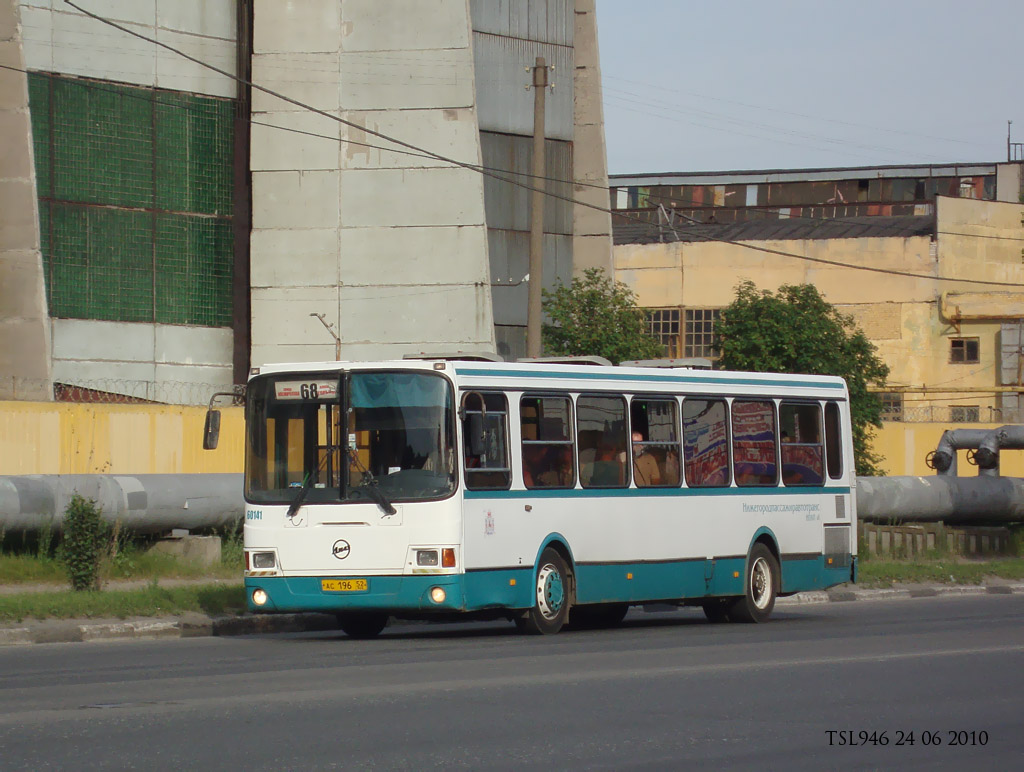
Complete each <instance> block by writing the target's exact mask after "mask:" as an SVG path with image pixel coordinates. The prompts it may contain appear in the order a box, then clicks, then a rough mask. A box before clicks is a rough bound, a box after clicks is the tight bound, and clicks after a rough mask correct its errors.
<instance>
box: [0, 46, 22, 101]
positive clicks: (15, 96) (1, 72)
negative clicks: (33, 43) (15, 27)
mask: <svg viewBox="0 0 1024 772" xmlns="http://www.w3.org/2000/svg"><path fill="white" fill-rule="evenodd" d="M25 45H26V47H27V42H26V43H25ZM0 64H3V65H6V66H8V67H16V68H18V69H19V70H20V69H22V68H24V67H25V66H26V65H25V63H24V59H23V58H22V46H20V45H18V42H17V41H15V40H0ZM27 104H28V81H27V79H26V77H25V74H24V73H22V72H15V71H13V70H5V69H0V105H4V106H7V107H24V106H26V105H27Z"/></svg>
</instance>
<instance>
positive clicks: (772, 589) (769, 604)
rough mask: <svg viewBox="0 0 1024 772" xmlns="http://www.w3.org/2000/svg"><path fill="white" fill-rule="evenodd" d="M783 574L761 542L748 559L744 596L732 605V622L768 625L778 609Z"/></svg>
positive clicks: (777, 563) (730, 610)
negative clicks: (774, 610)
mask: <svg viewBox="0 0 1024 772" xmlns="http://www.w3.org/2000/svg"><path fill="white" fill-rule="evenodd" d="M780 580H781V573H780V571H779V561H777V560H776V559H775V556H774V555H773V554H772V553H771V551H770V550H769V549H768V548H767V547H766V546H765V545H764V544H762V543H760V542H758V543H757V544H755V545H754V548H753V549H752V550H750V557H749V558H748V559H747V575H746V579H745V580H744V583H743V584H744V593H743V595H742V596H741V597H739V598H736V599H735V600H734V601H733V602H732V604H731V605H730V606H729V619H730V621H733V622H766V621H768V617H769V616H771V613H772V609H773V608H775V598H776V597H777V596H778V594H779V587H780Z"/></svg>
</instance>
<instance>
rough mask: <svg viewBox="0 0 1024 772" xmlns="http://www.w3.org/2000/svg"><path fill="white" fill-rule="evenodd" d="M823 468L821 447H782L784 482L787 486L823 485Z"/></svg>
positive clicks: (791, 445)
mask: <svg viewBox="0 0 1024 772" xmlns="http://www.w3.org/2000/svg"><path fill="white" fill-rule="evenodd" d="M822 466H823V465H822V461H821V445H810V444H808V445H793V444H784V445H783V446H782V481H783V482H784V483H786V485H821V484H822V482H824V475H823V471H822Z"/></svg>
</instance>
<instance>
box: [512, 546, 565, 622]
mask: <svg viewBox="0 0 1024 772" xmlns="http://www.w3.org/2000/svg"><path fill="white" fill-rule="evenodd" d="M534 598H535V600H534V604H533V608H531V609H529V610H528V611H526V612H524V613H523V614H522V615H521V616H519V617H516V627H518V628H519V631H520V632H522V633H528V634H530V635H554V634H555V633H557V632H558V631H559V630H561V629H562V627H563V626H564V625H565V623H566V622H567V621H568V620H569V609H570V608H571V607H572V584H571V574H570V573H569V569H568V567H567V566H566V565H565V561H564V560H563V559H562V556H561V555H559V554H558V553H557V552H556V551H555V550H553V549H551V548H550V547H548V548H547V549H545V550H544V551H543V552H542V553H541V555H540V562H539V563H538V564H537V573H536V574H535V575H534Z"/></svg>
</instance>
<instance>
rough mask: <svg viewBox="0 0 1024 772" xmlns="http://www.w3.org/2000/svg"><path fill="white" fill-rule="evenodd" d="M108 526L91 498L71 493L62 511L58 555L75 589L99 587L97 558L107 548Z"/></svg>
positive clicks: (96, 588)
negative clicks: (62, 530) (62, 532)
mask: <svg viewBox="0 0 1024 772" xmlns="http://www.w3.org/2000/svg"><path fill="white" fill-rule="evenodd" d="M106 532H107V526H106V523H104V522H103V518H102V517H101V510H100V508H99V507H97V506H96V502H95V500H93V499H86V498H84V497H82V496H80V495H78V494H77V493H75V494H72V496H71V501H70V503H69V504H68V507H67V509H65V510H64V534H63V538H62V539H61V543H60V548H59V549H58V554H57V556H58V558H59V560H60V562H61V563H62V564H63V565H64V568H65V571H66V573H67V576H68V580H69V581H70V582H71V587H72V589H74V590H98V589H99V576H100V559H101V558H102V557H103V553H104V551H105V548H106V546H107V545H106Z"/></svg>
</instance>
